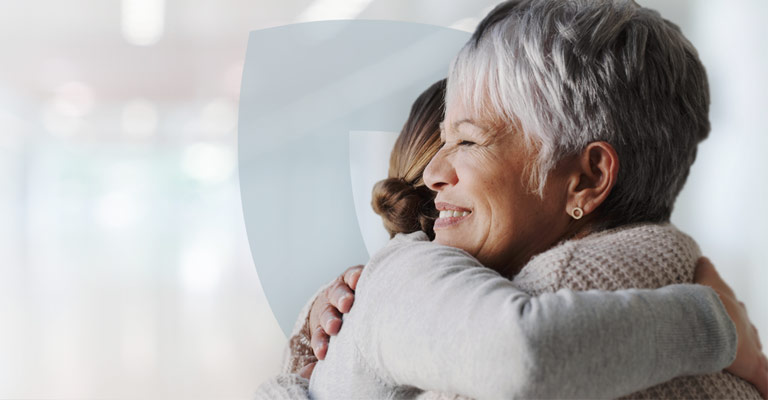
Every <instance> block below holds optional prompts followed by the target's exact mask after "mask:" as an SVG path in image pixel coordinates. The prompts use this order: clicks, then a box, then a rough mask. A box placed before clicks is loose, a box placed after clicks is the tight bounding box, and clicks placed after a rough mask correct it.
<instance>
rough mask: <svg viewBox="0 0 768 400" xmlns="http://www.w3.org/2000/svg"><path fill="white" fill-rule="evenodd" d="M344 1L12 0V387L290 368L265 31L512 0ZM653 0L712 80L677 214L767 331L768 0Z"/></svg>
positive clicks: (45, 389) (421, 18)
mask: <svg viewBox="0 0 768 400" xmlns="http://www.w3.org/2000/svg"><path fill="white" fill-rule="evenodd" d="M333 3H334V2H333V1H330V2H328V1H325V2H321V3H313V2H312V1H309V0H306V1H298V0H290V1H281V2H276V1H271V2H266V1H256V2H254V1H244V0H223V1H218V2H210V1H208V2H204V1H201V0H191V1H184V2H180V1H170V0H166V1H157V0H123V1H122V2H120V1H113V2H104V1H97V0H69V1H52V0H30V1H25V2H20V1H16V2H0V398H137V397H140V398H248V397H249V396H250V394H251V393H252V392H253V390H254V389H255V388H256V387H257V386H258V384H259V383H260V382H262V381H263V380H264V379H266V378H267V377H268V376H270V375H272V374H274V373H276V372H277V371H278V364H279V361H280V356H281V352H282V347H283V345H284V342H285V338H284V337H283V335H282V333H281V332H280V329H279V328H278V326H277V323H276V321H275V320H274V318H273V317H272V315H271V313H270V311H269V308H268V305H267V303H266V300H265V298H264V296H263V293H262V292H261V288H260V286H259V282H258V277H257V274H256V271H255V268H254V266H253V263H252V261H251V257H250V253H249V249H248V245H247V240H246V237H245V229H244V226H243V219H242V213H241V208H240V199H239V192H238V186H237V176H236V159H235V156H236V148H235V146H236V110H237V100H238V90H239V79H240V74H241V72H242V62H243V59H244V53H245V45H246V40H247V33H248V31H249V30H253V29H260V28H265V27H270V26H277V25H282V24H287V23H292V22H295V21H302V20H313V19H323V18H342V17H344V18H381V19H395V20H406V21H414V22H424V23H432V24H437V25H446V26H454V27H458V28H463V29H469V30H471V29H472V28H473V27H474V24H476V23H477V20H478V18H479V17H482V15H484V13H485V12H486V11H487V10H488V7H489V6H491V5H492V4H494V3H495V2H492V1H485V0H483V1H473V2H469V1H467V2H463V3H461V4H455V3H449V4H446V3H445V2H444V1H437V0H411V1H407V0H397V1H382V0H379V1H367V0H366V1H361V2H342V3H341V4H342V5H341V6H334V4H333ZM641 3H642V4H645V5H648V6H651V7H654V8H657V9H658V10H660V11H661V13H662V14H663V15H665V16H667V17H668V18H670V19H672V20H673V21H675V22H677V23H678V24H679V25H680V26H681V27H682V28H683V30H684V31H685V32H686V34H687V35H688V36H689V38H690V39H691V41H692V42H693V43H694V44H695V45H696V46H697V48H698V49H699V50H700V53H701V58H702V60H703V61H704V63H705V65H706V66H707V68H708V71H709V74H710V82H711V86H712V94H713V104H712V122H713V131H712V134H711V136H710V139H708V140H707V141H706V142H705V143H704V144H703V145H702V146H701V148H700V153H699V158H698V160H697V162H696V164H695V165H694V168H693V170H692V172H691V177H690V179H689V184H688V186H687V187H686V189H685V191H684V193H683V194H682V195H681V198H680V201H679V202H678V206H677V210H676V213H675V215H674V217H673V220H674V221H675V222H676V223H678V224H679V225H680V226H681V227H682V228H683V229H685V230H686V231H688V232H689V233H691V234H692V235H693V236H694V237H695V238H696V239H697V240H698V241H699V243H700V244H701V247H702V248H703V249H704V252H705V253H706V254H707V255H709V256H710V257H711V258H712V259H713V260H714V262H715V264H716V265H717V266H718V268H719V269H720V271H721V273H722V274H723V275H724V276H725V277H726V278H727V280H728V281H729V282H730V283H731V284H732V285H733V286H734V288H735V289H736V291H737V293H738V294H739V296H740V297H741V298H742V299H744V301H745V303H746V304H747V306H748V307H749V308H750V309H751V310H752V317H753V319H754V322H755V323H756V324H757V325H758V327H759V328H760V329H761V331H762V334H763V342H764V343H768V336H766V332H768V313H765V306H764V305H765V304H768V295H766V293H768V291H766V290H764V287H763V286H765V285H766V284H768V272H767V271H768V268H766V267H765V266H766V265H768V251H767V250H766V248H765V243H766V242H767V241H766V239H768V232H766V229H768V208H766V207H765V206H764V204H765V203H766V201H765V200H766V194H767V193H768V179H766V177H768V161H766V159H767V158H766V157H764V156H763V154H762V153H763V152H764V151H765V150H766V149H768V146H767V145H768V136H767V135H766V133H768V132H767V130H768V128H766V127H767V126H768V124H767V122H768V121H767V117H766V113H765V110H766V109H768V97H767V96H768V95H767V94H766V93H768V83H767V82H768V80H767V79H766V78H765V76H764V74H765V71H768V44H766V39H765V38H766V37H768V35H767V33H768V32H766V25H765V24H764V23H763V21H764V20H765V19H766V18H767V17H768V7H767V6H766V5H767V4H768V3H766V2H765V1H763V0H741V1H733V2H721V1H715V0H711V1H675V2H668V1H661V0H655V1H641ZM313 4H314V5H315V6H313ZM317 4H321V5H322V6H321V7H317V6H316V5H317ZM344 4H346V6H344ZM349 4H357V5H358V6H357V7H351V8H350V7H349ZM362 261H365V260H361V262H362ZM761 305H762V309H759V307H761ZM758 311H762V313H760V312H758Z"/></svg>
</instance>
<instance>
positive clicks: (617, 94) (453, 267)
mask: <svg viewBox="0 0 768 400" xmlns="http://www.w3.org/2000/svg"><path fill="white" fill-rule="evenodd" d="M708 114H709V88H708V83H707V77H706V72H705V69H704V66H703V65H702V63H701V61H700V60H699V58H698V55H697V52H696V50H695V49H694V47H693V46H692V45H691V43H690V42H689V41H688V40H687V39H686V38H685V37H684V36H683V35H682V33H681V32H680V30H679V28H678V27H677V26H676V25H674V24H672V23H671V22H669V21H667V20H665V19H663V18H662V17H661V16H660V15H659V14H658V13H657V12H655V11H653V10H649V9H647V8H643V7H640V6H638V5H637V4H635V3H634V2H633V1H629V0H567V1H561V0H510V1H505V2H503V3H501V4H499V5H498V6H497V7H496V8H495V9H494V10H492V11H491V12H490V13H489V14H488V15H487V16H486V17H485V19H484V20H483V21H482V22H481V23H480V25H479V26H478V28H477V30H476V31H475V33H474V34H473V36H472V38H471V39H470V40H469V42H468V43H467V44H466V45H465V46H464V47H463V49H462V50H461V51H460V52H459V54H458V55H457V56H456V58H455V59H454V61H453V62H452V64H451V66H450V70H449V74H448V78H447V79H446V80H443V81H440V82H437V83H435V84H434V85H433V86H431V87H430V88H428V89H427V90H426V91H425V92H424V93H423V94H422V95H421V96H420V97H419V98H418V99H416V101H415V102H414V104H413V107H412V109H411V114H410V116H409V117H408V120H407V122H406V123H405V125H404V127H403V130H402V131H401V133H400V136H399V137H398V140H397V142H396V144H395V148H394V149H393V151H392V156H391V158H390V169H389V178H388V179H386V180H383V181H381V182H379V183H378V184H377V185H376V186H375V187H374V192H373V193H374V200H373V204H372V205H373V207H374V210H375V211H376V212H377V213H378V214H379V215H381V216H382V220H383V222H384V226H385V227H386V229H387V230H388V231H389V232H390V234H391V235H392V240H391V241H390V242H389V243H388V244H387V246H385V247H384V248H383V249H382V250H380V251H379V252H378V253H376V254H375V255H374V256H373V257H372V258H371V260H370V261H369V262H368V263H367V264H366V266H365V267H353V268H350V269H348V270H347V271H346V272H345V273H344V274H342V275H341V276H340V277H339V278H338V279H337V280H335V281H334V282H331V283H330V284H329V285H327V286H326V287H324V288H322V289H321V290H320V291H319V292H318V294H317V295H316V296H315V297H314V298H313V299H311V300H310V301H309V303H308V304H307V306H306V307H305V309H304V310H303V311H302V313H301V315H300V316H299V319H298V321H297V324H296V328H295V329H294V332H293V336H292V337H291V338H290V341H289V348H288V354H287V356H286V361H285V365H284V374H281V375H280V376H278V377H275V378H274V379H272V380H270V381H267V382H265V383H264V384H263V385H262V386H261V387H260V388H259V390H258V392H257V394H256V395H257V398H318V399H326V398H327V399H352V398H354V399H358V398H360V399H369V398H372V399H378V398H386V399H395V398H396V399H400V398H403V399H406V398H419V399H439V398H443V399H457V398H483V399H485V398H492V399H495V398H531V397H533V398H564V397H565V398H595V397H600V398H605V397H613V398H615V397H624V396H626V397H629V398H654V399H656V398H669V399H672V398H743V399H759V398H765V397H763V396H766V394H767V393H768V363H767V362H766V358H765V355H763V354H762V351H761V344H760V342H759V339H758V334H757V331H756V329H755V328H754V327H753V326H752V325H751V323H750V321H749V319H748V317H747V314H746V310H745V309H744V307H743V305H742V304H740V303H739V302H738V300H736V298H735V295H734V293H733V292H732V291H731V290H730V289H729V288H728V286H727V285H726V284H725V283H724V282H722V280H721V279H720V278H719V276H718V275H717V273H716V271H715V270H714V267H713V266H712V265H711V264H710V263H709V262H708V261H707V260H706V259H705V258H702V257H701V251H700V249H699V248H698V246H697V245H696V243H695V242H694V241H693V239H691V238H690V237H689V236H687V235H685V234H684V233H682V232H680V231H679V230H677V229H676V228H675V227H674V226H672V225H671V224H670V223H669V218H670V215H671V213H672V208H673V205H674V203H675V199H676V198H677V195H678V194H679V193H680V191H681V189H682V188H683V185H684V183H685V181H686V178H687V176H688V172H689V169H690V167H691V165H692V164H693V162H694V160H695V158H696V150H697V146H698V144H699V142H701V141H702V140H704V139H705V138H706V137H707V135H708V134H709V131H710V123H709V116H708ZM342 313H344V314H346V315H344V320H343V328H342V327H341V324H342ZM329 335H333V336H334V338H333V340H329ZM318 359H320V361H318Z"/></svg>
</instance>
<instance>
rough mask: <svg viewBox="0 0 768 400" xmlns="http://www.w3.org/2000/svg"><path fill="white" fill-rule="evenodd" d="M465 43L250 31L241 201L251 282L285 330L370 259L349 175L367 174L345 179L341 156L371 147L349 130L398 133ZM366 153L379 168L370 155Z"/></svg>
mask: <svg viewBox="0 0 768 400" xmlns="http://www.w3.org/2000/svg"><path fill="white" fill-rule="evenodd" d="M468 38H469V34H468V33H466V32H462V31H457V30H453V29H449V28H444V27H438V26H431V25H424V24H416V23H407V22H396V21H363V20H353V21H323V22H310V23H304V24H296V25H288V26H281V27H277V28H271V29H265V30H260V31H255V32H252V33H251V35H250V38H249V41H248V51H247V54H246V62H245V68H244V72H243V82H242V87H241V92H240V108H239V117H238V153H239V154H238V155H239V159H238V162H239V172H240V175H239V177H240V193H241V197H242V202H243V214H244V216H245V225H246V230H247V232H248V241H249V243H250V248H251V254H252V256H253V260H254V263H255V265H256V269H257V271H258V275H259V280H260V281H261V285H262V287H263V290H264V293H265V295H266V297H267V300H268V301H269V304H270V307H271V309H272V312H273V313H274V314H275V317H276V318H277V321H278V322H279V324H280V326H281V328H282V329H283V331H284V332H286V333H288V332H290V330H291V328H292V327H293V323H294V321H295V318H296V316H297V315H298V312H299V310H300V309H301V307H302V306H303V305H304V304H305V302H306V301H307V300H308V299H309V298H310V297H311V296H312V295H313V294H314V293H315V292H316V291H317V289H319V288H320V287H321V286H323V285H324V284H325V283H326V282H328V281H330V280H331V279H333V278H334V277H336V276H338V275H339V274H340V273H341V272H342V271H344V269H346V268H347V267H349V266H352V265H356V264H364V263H365V262H367V260H368V252H367V251H366V245H365V242H364V240H363V236H362V235H361V225H360V224H358V217H357V215H356V212H355V201H354V200H353V189H352V179H353V178H354V179H355V181H356V182H360V181H366V179H367V181H368V182H370V180H371V178H365V179H361V178H360V175H361V174H365V173H364V172H362V171H356V173H355V174H354V176H352V175H351V173H350V165H351V160H350V153H349V152H350V148H351V146H355V147H356V148H361V149H365V148H369V147H370V146H368V145H359V146H358V145H356V144H354V143H351V142H350V133H351V132H355V134H353V137H356V136H357V135H360V134H363V133H364V131H369V132H379V133H380V132H399V131H400V128H401V127H402V126H403V123H404V122H405V119H406V118H407V116H408V112H409V110H410V106H411V104H412V103H413V101H414V100H415V99H416V97H417V96H418V95H419V94H420V93H421V92H422V91H423V90H424V89H426V88H427V87H429V85H431V84H432V83H434V82H435V81H437V80H439V79H441V78H444V77H445V76H446V74H447V72H448V65H449V63H450V60H451V59H452V58H453V57H454V56H455V55H456V54H457V53H458V50H459V49H460V48H461V46H462V45H463V44H464V43H465V42H466V41H467V39H468ZM357 139H359V138H357ZM357 139H355V140H357ZM372 140H374V142H375V139H372ZM364 142H365V141H364ZM390 146H391V144H390ZM388 150H389V149H385V150H383V151H385V152H386V151H388ZM374 153H375V154H374ZM361 157H363V158H364V157H367V156H366V155H360V154H356V157H355V159H356V160H359V159H361ZM370 157H375V158H378V159H379V161H375V162H379V163H380V162H381V158H382V157H381V155H380V152H378V153H376V152H375V151H374V152H373V153H371V156H370ZM384 160H388V157H385V158H384ZM363 161H364V160H363ZM355 165H366V162H360V163H358V162H355ZM376 168H379V167H376ZM384 170H385V171H386V167H385V168H384ZM374 173H375V172H374ZM369 175H370V174H369ZM360 190H361V189H356V191H358V192H360ZM362 190H368V191H370V188H368V189H362ZM358 197H360V196H358ZM363 225H364V226H365V225H366V224H365V223H364V224H363ZM367 225H370V223H368V224H367ZM366 229H368V228H366ZM374 235H375V234H374ZM379 237H380V236H379ZM370 246H374V247H375V245H374V244H371V245H370Z"/></svg>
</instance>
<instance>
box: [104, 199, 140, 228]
mask: <svg viewBox="0 0 768 400" xmlns="http://www.w3.org/2000/svg"><path fill="white" fill-rule="evenodd" d="M95 212H96V219H97V220H98V222H99V224H100V225H101V226H103V227H105V228H110V229H122V228H127V227H129V226H131V225H133V224H135V223H136V220H137V219H138V217H139V207H138V204H137V202H136V199H135V198H133V197H131V196H129V195H128V194H125V193H120V192H112V193H108V194H106V195H104V196H102V197H101V198H100V199H99V200H98V203H97V205H96V210H95Z"/></svg>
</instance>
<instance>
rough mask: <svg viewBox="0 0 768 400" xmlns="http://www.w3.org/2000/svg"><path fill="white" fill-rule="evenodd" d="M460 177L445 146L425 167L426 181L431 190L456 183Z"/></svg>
mask: <svg viewBox="0 0 768 400" xmlns="http://www.w3.org/2000/svg"><path fill="white" fill-rule="evenodd" d="M458 180H459V178H458V176H457V175H456V170H455V169H454V168H453V164H452V163H451V160H450V157H449V155H448V154H447V153H446V151H445V148H442V149H440V150H439V151H438V152H437V154H435V156H434V157H432V160H431V161H430V162H429V164H427V168H425V169H424V183H425V184H426V185H427V187H429V188H430V189H431V190H434V191H435V192H439V191H441V190H443V189H445V187H446V186H449V185H455V184H456V183H457V182H458Z"/></svg>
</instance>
